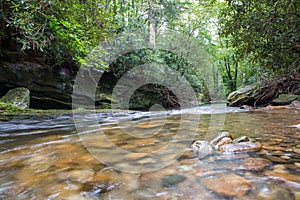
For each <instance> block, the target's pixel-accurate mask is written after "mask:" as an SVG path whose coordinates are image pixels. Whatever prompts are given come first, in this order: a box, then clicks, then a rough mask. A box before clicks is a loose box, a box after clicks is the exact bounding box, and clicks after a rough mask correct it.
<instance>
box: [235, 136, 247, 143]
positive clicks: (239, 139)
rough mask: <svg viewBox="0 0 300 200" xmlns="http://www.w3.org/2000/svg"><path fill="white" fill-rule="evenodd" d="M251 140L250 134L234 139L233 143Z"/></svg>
mask: <svg viewBox="0 0 300 200" xmlns="http://www.w3.org/2000/svg"><path fill="white" fill-rule="evenodd" d="M249 141H250V138H249V137H248V136H241V137H238V138H236V139H234V140H233V141H232V143H239V142H249Z"/></svg>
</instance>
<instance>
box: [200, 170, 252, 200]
mask: <svg viewBox="0 0 300 200" xmlns="http://www.w3.org/2000/svg"><path fill="white" fill-rule="evenodd" d="M203 182H204V185H205V186H206V187H207V188H208V189H209V190H212V191H214V192H216V193H218V194H220V195H224V196H231V197H233V196H237V197H240V196H243V195H244V194H246V193H247V192H248V191H249V189H250V184H249V182H248V180H246V179H245V178H243V177H241V176H238V175H236V174H220V175H219V176H217V177H213V178H207V179H205V180H204V181H203Z"/></svg>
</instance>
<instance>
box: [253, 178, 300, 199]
mask: <svg viewBox="0 0 300 200" xmlns="http://www.w3.org/2000/svg"><path fill="white" fill-rule="evenodd" d="M258 189H259V191H258V194H257V198H256V199H261V200H274V199H284V200H285V199H295V197H294V194H293V193H292V192H291V191H290V190H289V189H287V188H285V187H282V185H281V184H280V183H277V182H274V181H272V182H271V183H268V184H264V185H263V186H261V187H260V188H258Z"/></svg>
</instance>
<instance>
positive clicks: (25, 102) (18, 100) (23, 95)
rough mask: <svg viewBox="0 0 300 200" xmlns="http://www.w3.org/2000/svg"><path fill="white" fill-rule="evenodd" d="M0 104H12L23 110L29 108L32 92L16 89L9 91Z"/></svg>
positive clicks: (0, 100) (25, 89)
mask: <svg viewBox="0 0 300 200" xmlns="http://www.w3.org/2000/svg"><path fill="white" fill-rule="evenodd" d="M0 102H4V103H11V104H14V105H15V106H17V107H19V108H21V109H27V108H29V102H30V91H29V90H28V89H27V88H15V89H12V90H9V91H8V92H7V93H6V94H5V95H4V96H3V97H2V98H1V99H0Z"/></svg>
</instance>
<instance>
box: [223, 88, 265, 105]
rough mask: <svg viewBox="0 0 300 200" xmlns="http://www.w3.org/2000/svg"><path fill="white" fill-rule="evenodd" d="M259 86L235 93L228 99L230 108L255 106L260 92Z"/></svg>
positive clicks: (241, 89) (242, 89)
mask: <svg viewBox="0 0 300 200" xmlns="http://www.w3.org/2000/svg"><path fill="white" fill-rule="evenodd" d="M259 87H260V86H259V84H258V83H255V84H252V85H247V86H245V87H242V88H240V89H239V90H237V91H233V92H232V93H230V94H229V95H228V97H227V101H228V106H236V107H240V106H242V105H249V106H253V103H254V101H255V97H256V96H257V95H258V93H259V92H260V88H259Z"/></svg>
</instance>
